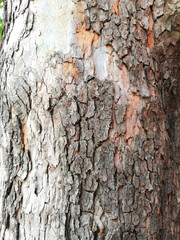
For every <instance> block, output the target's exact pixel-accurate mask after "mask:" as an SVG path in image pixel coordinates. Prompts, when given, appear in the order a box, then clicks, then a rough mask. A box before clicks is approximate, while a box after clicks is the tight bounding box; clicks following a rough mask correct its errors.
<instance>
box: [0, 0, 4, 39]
mask: <svg viewBox="0 0 180 240" xmlns="http://www.w3.org/2000/svg"><path fill="white" fill-rule="evenodd" d="M0 9H3V1H2V0H0ZM1 11H2V10H1ZM2 29H3V20H2V18H1V17H0V40H1V34H2Z"/></svg>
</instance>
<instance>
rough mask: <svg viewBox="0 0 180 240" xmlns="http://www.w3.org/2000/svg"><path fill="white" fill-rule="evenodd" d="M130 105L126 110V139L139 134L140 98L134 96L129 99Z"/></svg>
mask: <svg viewBox="0 0 180 240" xmlns="http://www.w3.org/2000/svg"><path fill="white" fill-rule="evenodd" d="M128 102H129V105H128V107H127V109H126V139H129V138H130V137H133V136H134V135H137V134H138V133H139V126H138V124H137V113H138V109H139V105H140V97H139V96H138V95H133V96H130V97H129V98H128Z"/></svg>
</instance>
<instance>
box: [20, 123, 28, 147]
mask: <svg viewBox="0 0 180 240" xmlns="http://www.w3.org/2000/svg"><path fill="white" fill-rule="evenodd" d="M21 148H23V149H24V150H25V151H26V150H27V148H28V140H27V132H26V128H25V124H24V123H23V124H22V125H21Z"/></svg>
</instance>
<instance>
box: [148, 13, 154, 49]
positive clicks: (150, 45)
mask: <svg viewBox="0 0 180 240" xmlns="http://www.w3.org/2000/svg"><path fill="white" fill-rule="evenodd" d="M147 47H148V48H149V49H152V48H153V47H154V32H153V17H152V12H150V13H149V29H148V33H147Z"/></svg>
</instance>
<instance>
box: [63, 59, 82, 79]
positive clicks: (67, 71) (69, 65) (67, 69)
mask: <svg viewBox="0 0 180 240" xmlns="http://www.w3.org/2000/svg"><path fill="white" fill-rule="evenodd" d="M62 73H63V75H64V76H65V77H68V76H69V75H71V76H72V77H73V78H75V79H76V78H77V77H78V76H79V69H78V68H77V67H76V66H75V63H74V62H65V63H63V69H62Z"/></svg>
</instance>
